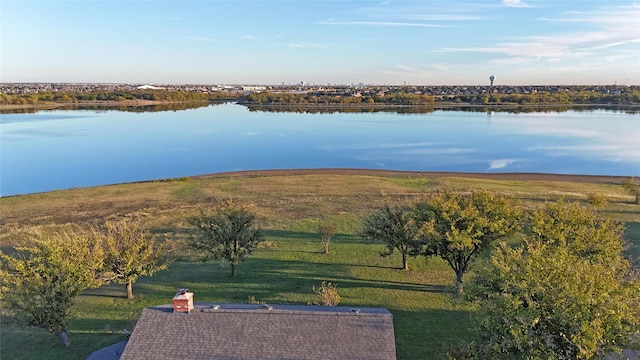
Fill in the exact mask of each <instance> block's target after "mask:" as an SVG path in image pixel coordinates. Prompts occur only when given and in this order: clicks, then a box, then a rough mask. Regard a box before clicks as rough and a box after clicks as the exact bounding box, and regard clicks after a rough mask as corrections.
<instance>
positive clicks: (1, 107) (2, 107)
mask: <svg viewBox="0 0 640 360" xmlns="http://www.w3.org/2000/svg"><path fill="white" fill-rule="evenodd" d="M197 103H203V104H204V103H207V104H215V103H217V102H211V101H164V100H128V101H87V102H67V103H58V102H51V103H42V104H23V105H14V104H0V111H11V110H27V109H39V110H55V109H57V108H60V107H65V106H75V107H82V106H113V107H122V106H131V107H138V106H140V107H142V106H151V105H170V104H197ZM237 103H238V105H242V106H245V107H247V108H249V107H265V108H274V109H287V108H291V109H310V108H316V109H323V108H327V109H331V108H335V109H376V108H378V109H380V108H386V109H393V108H398V109H401V108H412V107H413V108H431V109H450V108H461V107H464V108H492V109H518V108H521V109H527V108H549V109H553V108H558V107H564V108H572V107H590V108H628V109H636V108H640V104H634V103H629V104H613V103H601V104H598V103H586V104H582V103H541V104H518V103H508V102H504V103H499V104H478V103H469V102H461V103H455V102H448V101H441V102H435V103H432V104H421V105H405V104H255V103H246V102H237Z"/></svg>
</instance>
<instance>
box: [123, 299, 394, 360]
mask: <svg viewBox="0 0 640 360" xmlns="http://www.w3.org/2000/svg"><path fill="white" fill-rule="evenodd" d="M218 307H219V308H218V309H214V308H213V304H196V307H195V309H194V310H193V311H192V312H191V313H189V314H186V313H173V312H172V308H171V306H169V305H167V306H159V307H154V308H147V309H145V310H143V312H142V314H141V316H140V319H139V320H138V323H137V325H136V327H135V329H134V331H133V333H132V334H131V337H130V339H129V342H128V344H127V347H126V348H125V350H124V353H123V354H122V357H121V360H128V359H142V360H144V359H175V358H179V359H184V360H188V359H193V360H196V359H229V360H232V359H265V360H268V359H300V360H302V359H305V360H316V359H317V360H320V359H353V360H357V359H363V360H364V359H367V360H375V359H380V360H383V359H384V360H387V359H395V358H396V348H395V338H394V333H393V315H392V314H391V313H390V312H389V311H387V310H385V309H380V308H360V309H359V312H354V311H352V309H351V308H349V307H342V306H336V307H324V306H297V305H273V306H272V308H271V310H268V309H266V308H263V307H261V306H260V305H252V304H218Z"/></svg>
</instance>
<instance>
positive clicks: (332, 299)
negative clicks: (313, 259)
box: [311, 281, 340, 306]
mask: <svg viewBox="0 0 640 360" xmlns="http://www.w3.org/2000/svg"><path fill="white" fill-rule="evenodd" d="M311 289H313V292H314V293H315V294H316V301H315V302H314V303H313V304H314V305H324V306H336V305H338V304H339V303H340V295H339V294H338V289H337V287H336V285H334V284H332V283H331V282H326V281H323V282H322V284H320V287H319V288H316V287H315V286H313V287H312V288H311Z"/></svg>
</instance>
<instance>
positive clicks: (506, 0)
mask: <svg viewBox="0 0 640 360" xmlns="http://www.w3.org/2000/svg"><path fill="white" fill-rule="evenodd" d="M502 5H504V6H508V7H519V8H528V7H531V5H530V4H528V3H526V2H524V1H522V0H502Z"/></svg>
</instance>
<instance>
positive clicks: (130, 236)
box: [102, 219, 169, 300]
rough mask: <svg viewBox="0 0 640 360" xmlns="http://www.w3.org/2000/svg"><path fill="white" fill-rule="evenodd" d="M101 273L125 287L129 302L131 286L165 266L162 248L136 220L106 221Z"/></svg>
mask: <svg viewBox="0 0 640 360" xmlns="http://www.w3.org/2000/svg"><path fill="white" fill-rule="evenodd" d="M102 236H103V237H104V245H105V247H106V248H105V253H106V259H105V269H106V271H107V274H108V276H109V277H110V278H111V280H112V281H114V282H116V283H120V284H125V286H126V290H127V299H129V300H131V299H133V283H135V282H136V281H137V280H138V278H139V277H140V276H151V275H153V274H155V273H156V272H158V271H160V270H163V269H166V268H167V267H168V266H169V259H168V257H167V254H166V251H167V248H166V246H162V245H161V244H160V243H159V242H158V241H156V239H155V238H154V236H153V235H152V234H151V232H150V231H149V230H147V229H145V228H144V227H143V226H142V223H141V222H140V220H126V219H122V220H120V221H107V222H106V223H105V224H104V228H103V231H102Z"/></svg>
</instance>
